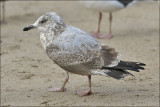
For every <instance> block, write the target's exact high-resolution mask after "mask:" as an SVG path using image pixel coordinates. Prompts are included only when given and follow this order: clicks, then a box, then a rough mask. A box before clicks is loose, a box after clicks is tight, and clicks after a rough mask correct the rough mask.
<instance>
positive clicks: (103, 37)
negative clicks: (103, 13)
mask: <svg viewBox="0 0 160 107" xmlns="http://www.w3.org/2000/svg"><path fill="white" fill-rule="evenodd" d="M111 33H112V13H111V12H110V13H109V33H108V34H107V35H99V36H98V37H97V38H99V39H106V38H107V39H110V38H112V35H111Z"/></svg>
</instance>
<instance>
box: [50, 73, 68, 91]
mask: <svg viewBox="0 0 160 107" xmlns="http://www.w3.org/2000/svg"><path fill="white" fill-rule="evenodd" d="M68 80H69V73H68V72H66V78H65V81H64V83H63V85H62V87H61V88H51V89H49V90H48V91H49V92H62V91H65V90H66V88H65V85H66V83H67V82H68Z"/></svg>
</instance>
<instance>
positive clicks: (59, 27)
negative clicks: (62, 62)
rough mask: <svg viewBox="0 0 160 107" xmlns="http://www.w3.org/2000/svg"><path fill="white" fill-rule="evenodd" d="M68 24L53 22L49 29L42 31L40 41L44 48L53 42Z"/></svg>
mask: <svg viewBox="0 0 160 107" xmlns="http://www.w3.org/2000/svg"><path fill="white" fill-rule="evenodd" d="M66 27H67V25H65V24H64V23H63V24H57V23H56V24H53V25H52V26H51V27H50V28H49V29H48V30H46V31H42V32H40V41H41V44H42V46H43V48H44V49H45V50H46V47H47V46H48V45H50V44H52V43H53V40H55V39H56V38H57V37H59V36H60V34H61V33H62V32H63V31H64V30H65V28H66Z"/></svg>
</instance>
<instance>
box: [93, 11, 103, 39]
mask: <svg viewBox="0 0 160 107" xmlns="http://www.w3.org/2000/svg"><path fill="white" fill-rule="evenodd" d="M101 20H102V12H99V20H98V28H97V31H96V32H95V33H93V34H91V36H93V37H95V38H96V37H98V36H99V35H100V34H99V33H100V24H101Z"/></svg>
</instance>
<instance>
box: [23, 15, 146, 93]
mask: <svg viewBox="0 0 160 107" xmlns="http://www.w3.org/2000/svg"><path fill="white" fill-rule="evenodd" d="M34 28H38V29H39V30H40V40H41V43H42V46H43V48H44V50H45V51H46V53H47V55H48V57H49V58H50V59H51V60H52V61H53V62H54V63H56V64H57V65H58V66H60V67H61V68H62V69H64V70H65V71H66V78H65V82H64V84H63V86H62V87H61V88H52V89H50V90H49V91H58V92H60V91H65V85H66V83H67V81H68V79H69V72H70V73H74V74H79V75H87V76H88V79H89V89H88V90H87V91H85V92H79V93H77V94H78V95H79V96H84V95H88V94H91V93H92V91H91V75H103V76H109V77H113V78H115V79H118V80H119V79H123V78H124V77H125V76H127V75H132V74H131V73H129V72H128V71H127V70H132V71H136V72H139V69H142V70H143V69H144V68H143V67H141V66H145V64H143V63H138V62H126V61H121V60H119V58H118V57H119V54H118V52H116V51H115V49H114V48H110V47H108V46H102V45H101V44H100V43H99V42H98V41H96V40H95V39H94V38H93V37H92V36H90V35H88V34H87V33H85V32H84V31H82V30H80V29H78V28H76V27H73V26H69V25H66V24H65V23H64V22H63V20H62V19H61V18H60V17H59V16H58V15H57V14H56V13H54V12H48V13H46V14H45V15H42V16H41V17H40V18H38V20H37V21H36V22H35V23H34V24H31V25H29V26H26V27H25V28H24V29H23V31H28V30H31V29H34ZM132 76H133V75H132Z"/></svg>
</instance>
